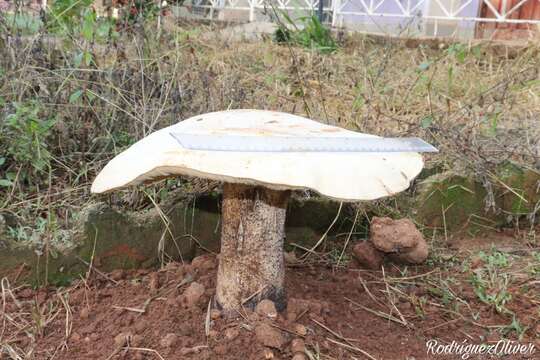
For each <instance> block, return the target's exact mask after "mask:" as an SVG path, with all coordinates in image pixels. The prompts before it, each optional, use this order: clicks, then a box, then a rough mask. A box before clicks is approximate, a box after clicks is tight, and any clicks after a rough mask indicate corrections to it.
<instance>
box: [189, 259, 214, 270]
mask: <svg viewBox="0 0 540 360" xmlns="http://www.w3.org/2000/svg"><path fill="white" fill-rule="evenodd" d="M215 267H216V260H215V258H214V257H213V256H211V255H201V256H197V257H196V258H194V259H193V260H192V261H191V268H192V269H193V270H197V271H198V272H199V273H206V272H209V271H210V270H212V269H214V268H215Z"/></svg>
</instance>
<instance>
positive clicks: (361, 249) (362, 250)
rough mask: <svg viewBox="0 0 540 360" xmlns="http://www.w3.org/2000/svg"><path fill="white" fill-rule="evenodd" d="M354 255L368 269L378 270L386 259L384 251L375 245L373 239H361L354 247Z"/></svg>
mask: <svg viewBox="0 0 540 360" xmlns="http://www.w3.org/2000/svg"><path fill="white" fill-rule="evenodd" d="M353 256H354V258H355V259H356V261H357V262H358V264H359V265H360V266H362V267H364V268H366V269H371V270H378V269H380V268H381V265H382V264H383V261H384V253H383V252H382V251H379V250H377V249H376V248H375V246H373V244H372V243H371V241H361V242H359V243H358V244H356V245H354V247H353Z"/></svg>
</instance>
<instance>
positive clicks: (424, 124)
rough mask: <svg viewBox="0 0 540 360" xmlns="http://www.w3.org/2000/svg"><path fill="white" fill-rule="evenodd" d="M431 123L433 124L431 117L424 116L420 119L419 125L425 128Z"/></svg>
mask: <svg viewBox="0 0 540 360" xmlns="http://www.w3.org/2000/svg"><path fill="white" fill-rule="evenodd" d="M431 124H433V118H432V117H431V116H426V117H425V118H423V119H422V120H420V127H421V128H422V129H427V128H428V127H430V126H431Z"/></svg>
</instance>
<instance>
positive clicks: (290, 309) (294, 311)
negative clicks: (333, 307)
mask: <svg viewBox="0 0 540 360" xmlns="http://www.w3.org/2000/svg"><path fill="white" fill-rule="evenodd" d="M323 309H328V303H326V302H323V301H314V300H304V299H295V298H290V299H289V301H288V302H287V320H289V321H291V322H293V321H296V318H297V316H300V315H302V314H305V313H307V312H309V313H310V314H312V315H316V316H321V314H322V312H323Z"/></svg>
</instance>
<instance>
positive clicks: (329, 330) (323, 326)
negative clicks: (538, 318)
mask: <svg viewBox="0 0 540 360" xmlns="http://www.w3.org/2000/svg"><path fill="white" fill-rule="evenodd" d="M311 321H313V322H314V323H315V324H317V325H319V326H320V327H322V328H323V329H324V330H326V331H328V332H329V333H330V334H332V335H334V336H335V337H337V338H338V339H340V340H343V341H345V342H346V343H347V344H348V345H347V346H349V347H350V348H349V349H350V350H354V351H357V352H359V353H361V354H363V355H365V356H366V357H368V358H369V359H372V360H376V359H375V358H374V357H373V356H371V355H370V354H369V353H368V352H366V351H364V350H362V349H360V348H358V347H356V346H354V345H353V344H351V342H350V341H349V340H348V339H347V338H344V337H343V336H341V335H339V334H338V333H337V332H335V331H334V330H332V329H330V328H329V327H327V326H326V325H324V324H321V323H320V322H318V321H317V320H315V319H311ZM327 339H328V340H330V341H332V342H334V343H337V344H341V343H339V342H336V341H334V340H332V339H330V338H327ZM342 345H345V344H342Z"/></svg>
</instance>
